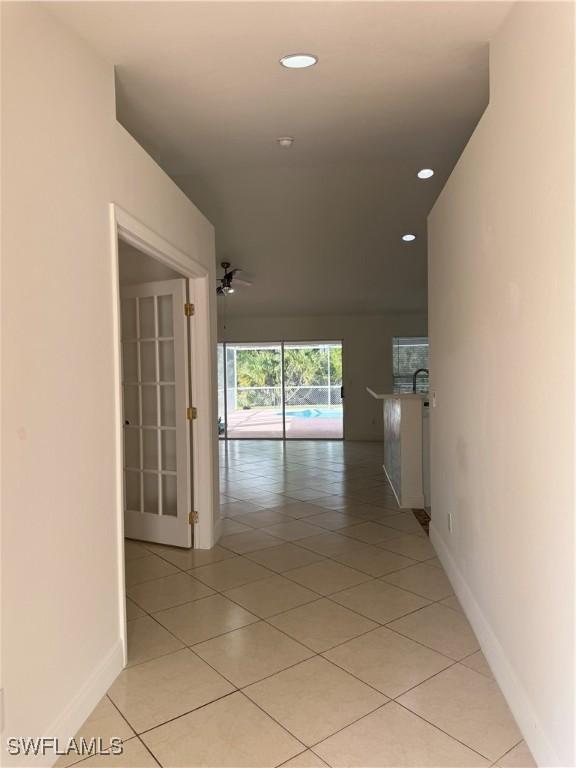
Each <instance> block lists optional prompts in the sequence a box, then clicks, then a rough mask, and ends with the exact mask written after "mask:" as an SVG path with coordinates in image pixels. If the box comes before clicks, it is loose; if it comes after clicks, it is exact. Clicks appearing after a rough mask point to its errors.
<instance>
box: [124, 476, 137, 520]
mask: <svg viewBox="0 0 576 768" xmlns="http://www.w3.org/2000/svg"><path fill="white" fill-rule="evenodd" d="M124 486H125V487H124V492H125V494H126V509H129V510H131V511H133V512H140V472H125V473H124Z"/></svg>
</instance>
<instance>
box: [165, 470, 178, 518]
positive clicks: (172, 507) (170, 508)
mask: <svg viewBox="0 0 576 768" xmlns="http://www.w3.org/2000/svg"><path fill="white" fill-rule="evenodd" d="M177 501H178V499H177V492H176V475H162V514H163V515H170V516H171V517H176V511H177Z"/></svg>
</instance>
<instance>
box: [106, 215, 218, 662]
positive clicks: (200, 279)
mask: <svg viewBox="0 0 576 768" xmlns="http://www.w3.org/2000/svg"><path fill="white" fill-rule="evenodd" d="M110 234H111V255H112V264H111V267H112V269H111V272H112V288H113V294H112V295H113V297H114V300H113V304H112V329H113V349H114V361H113V370H114V436H115V452H114V453H115V462H114V464H115V472H116V532H117V562H118V592H119V601H118V602H119V609H120V631H121V640H122V644H123V648H124V665H126V663H127V627H126V605H125V590H126V577H125V568H124V471H123V453H124V449H123V445H124V443H123V432H122V346H121V326H120V317H121V314H120V276H119V261H118V259H119V255H118V240H119V239H120V240H123V241H124V242H126V243H129V244H130V245H132V246H134V247H135V248H136V249H137V250H139V251H141V252H142V253H144V254H146V255H147V256H151V257H152V258H154V259H156V260H157V261H160V262H162V263H163V264H166V265H167V266H168V267H171V268H172V269H174V270H176V271H177V272H179V273H180V274H181V275H182V276H183V277H184V278H185V279H186V283H187V288H188V297H189V298H188V300H189V301H190V302H191V303H193V304H194V308H195V311H194V317H193V318H192V321H191V322H190V326H189V328H190V337H189V338H190V348H191V349H192V355H191V360H190V378H191V382H192V393H191V395H192V403H190V405H194V406H195V407H196V408H197V412H198V416H197V418H196V419H195V420H194V439H193V441H192V451H191V456H192V481H193V498H192V503H193V509H194V510H197V511H198V520H197V522H196V523H194V548H195V549H209V548H210V547H212V546H213V545H214V538H215V536H214V533H215V532H214V520H215V517H216V515H215V511H216V510H217V507H218V498H217V496H216V484H215V478H216V475H215V450H216V448H217V443H216V442H215V439H216V438H215V431H216V429H215V420H214V418H213V410H214V398H213V395H212V387H213V384H214V372H213V367H214V366H213V362H214V360H213V354H212V345H211V315H210V289H212V288H213V285H212V280H211V277H210V272H209V270H208V269H207V268H206V267H204V266H203V265H202V264H200V263H199V262H198V261H196V260H195V259H194V258H193V257H192V256H190V255H188V254H186V253H184V252H183V251H181V250H179V249H178V248H176V247H175V246H174V245H172V244H171V243H169V242H168V241H167V240H165V239H164V238H163V237H162V236H161V235H159V234H158V233H157V232H154V231H153V230H152V229H150V228H149V227H147V226H146V225H145V224H143V223H142V222H141V221H139V220H138V219H136V218H135V217H134V216H132V215H131V214H130V213H128V211H126V210H124V209H123V208H121V207H120V206H119V205H117V204H116V203H111V204H110ZM198 478H202V480H203V482H201V483H200V482H198Z"/></svg>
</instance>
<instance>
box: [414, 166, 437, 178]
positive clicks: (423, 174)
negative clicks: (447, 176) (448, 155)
mask: <svg viewBox="0 0 576 768" xmlns="http://www.w3.org/2000/svg"><path fill="white" fill-rule="evenodd" d="M431 176H434V171H433V170H432V168H422V170H421V171H418V178H419V179H429V178H430V177H431Z"/></svg>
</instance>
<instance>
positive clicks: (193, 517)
mask: <svg viewBox="0 0 576 768" xmlns="http://www.w3.org/2000/svg"><path fill="white" fill-rule="evenodd" d="M188 522H189V523H190V525H194V523H197V522H198V512H196V510H194V511H193V512H188Z"/></svg>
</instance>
